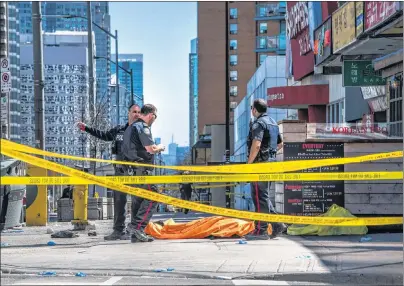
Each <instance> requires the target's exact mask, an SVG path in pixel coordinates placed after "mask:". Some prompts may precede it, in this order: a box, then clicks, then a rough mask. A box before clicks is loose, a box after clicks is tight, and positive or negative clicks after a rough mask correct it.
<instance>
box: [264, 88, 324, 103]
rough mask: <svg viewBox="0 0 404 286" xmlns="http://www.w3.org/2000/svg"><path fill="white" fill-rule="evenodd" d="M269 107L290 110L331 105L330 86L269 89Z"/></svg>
mask: <svg viewBox="0 0 404 286" xmlns="http://www.w3.org/2000/svg"><path fill="white" fill-rule="evenodd" d="M267 95H268V105H269V106H276V107H282V106H283V107H285V108H290V107H292V106H296V107H301V106H303V107H307V106H309V105H325V104H328V103H329V91H328V84H319V85H299V86H279V87H271V88H268V89H267Z"/></svg>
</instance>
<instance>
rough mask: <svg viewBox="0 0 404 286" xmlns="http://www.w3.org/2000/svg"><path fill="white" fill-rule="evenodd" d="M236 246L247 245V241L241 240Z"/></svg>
mask: <svg viewBox="0 0 404 286" xmlns="http://www.w3.org/2000/svg"><path fill="white" fill-rule="evenodd" d="M236 244H247V241H245V240H242V239H240V240H239V241H238V242H237V243H236Z"/></svg>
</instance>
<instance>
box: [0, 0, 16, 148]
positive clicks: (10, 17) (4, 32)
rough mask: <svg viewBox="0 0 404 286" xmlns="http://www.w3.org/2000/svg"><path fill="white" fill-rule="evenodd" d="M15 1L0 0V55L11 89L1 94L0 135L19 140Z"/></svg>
mask: <svg viewBox="0 0 404 286" xmlns="http://www.w3.org/2000/svg"><path fill="white" fill-rule="evenodd" d="M18 13H19V11H18V4H17V2H0V36H1V42H0V57H1V58H2V59H5V58H6V59H8V63H9V71H10V75H11V91H10V92H8V93H4V94H1V137H7V138H9V139H10V140H12V141H15V142H20V33H19V19H18Z"/></svg>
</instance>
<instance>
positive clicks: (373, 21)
mask: <svg viewBox="0 0 404 286" xmlns="http://www.w3.org/2000/svg"><path fill="white" fill-rule="evenodd" d="M398 10H399V3H398V2H396V1H392V2H388V1H369V2H365V31H367V30H369V29H372V28H374V27H376V26H377V25H378V24H381V23H382V22H383V21H385V20H387V19H388V18H390V17H391V16H392V15H394V14H395V13H396V12H397V11H398Z"/></svg>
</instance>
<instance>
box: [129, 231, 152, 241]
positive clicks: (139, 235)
mask: <svg viewBox="0 0 404 286" xmlns="http://www.w3.org/2000/svg"><path fill="white" fill-rule="evenodd" d="M152 241H154V238H153V237H151V236H150V235H147V234H146V233H145V232H144V231H142V230H134V231H133V233H132V237H131V242H152Z"/></svg>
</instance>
